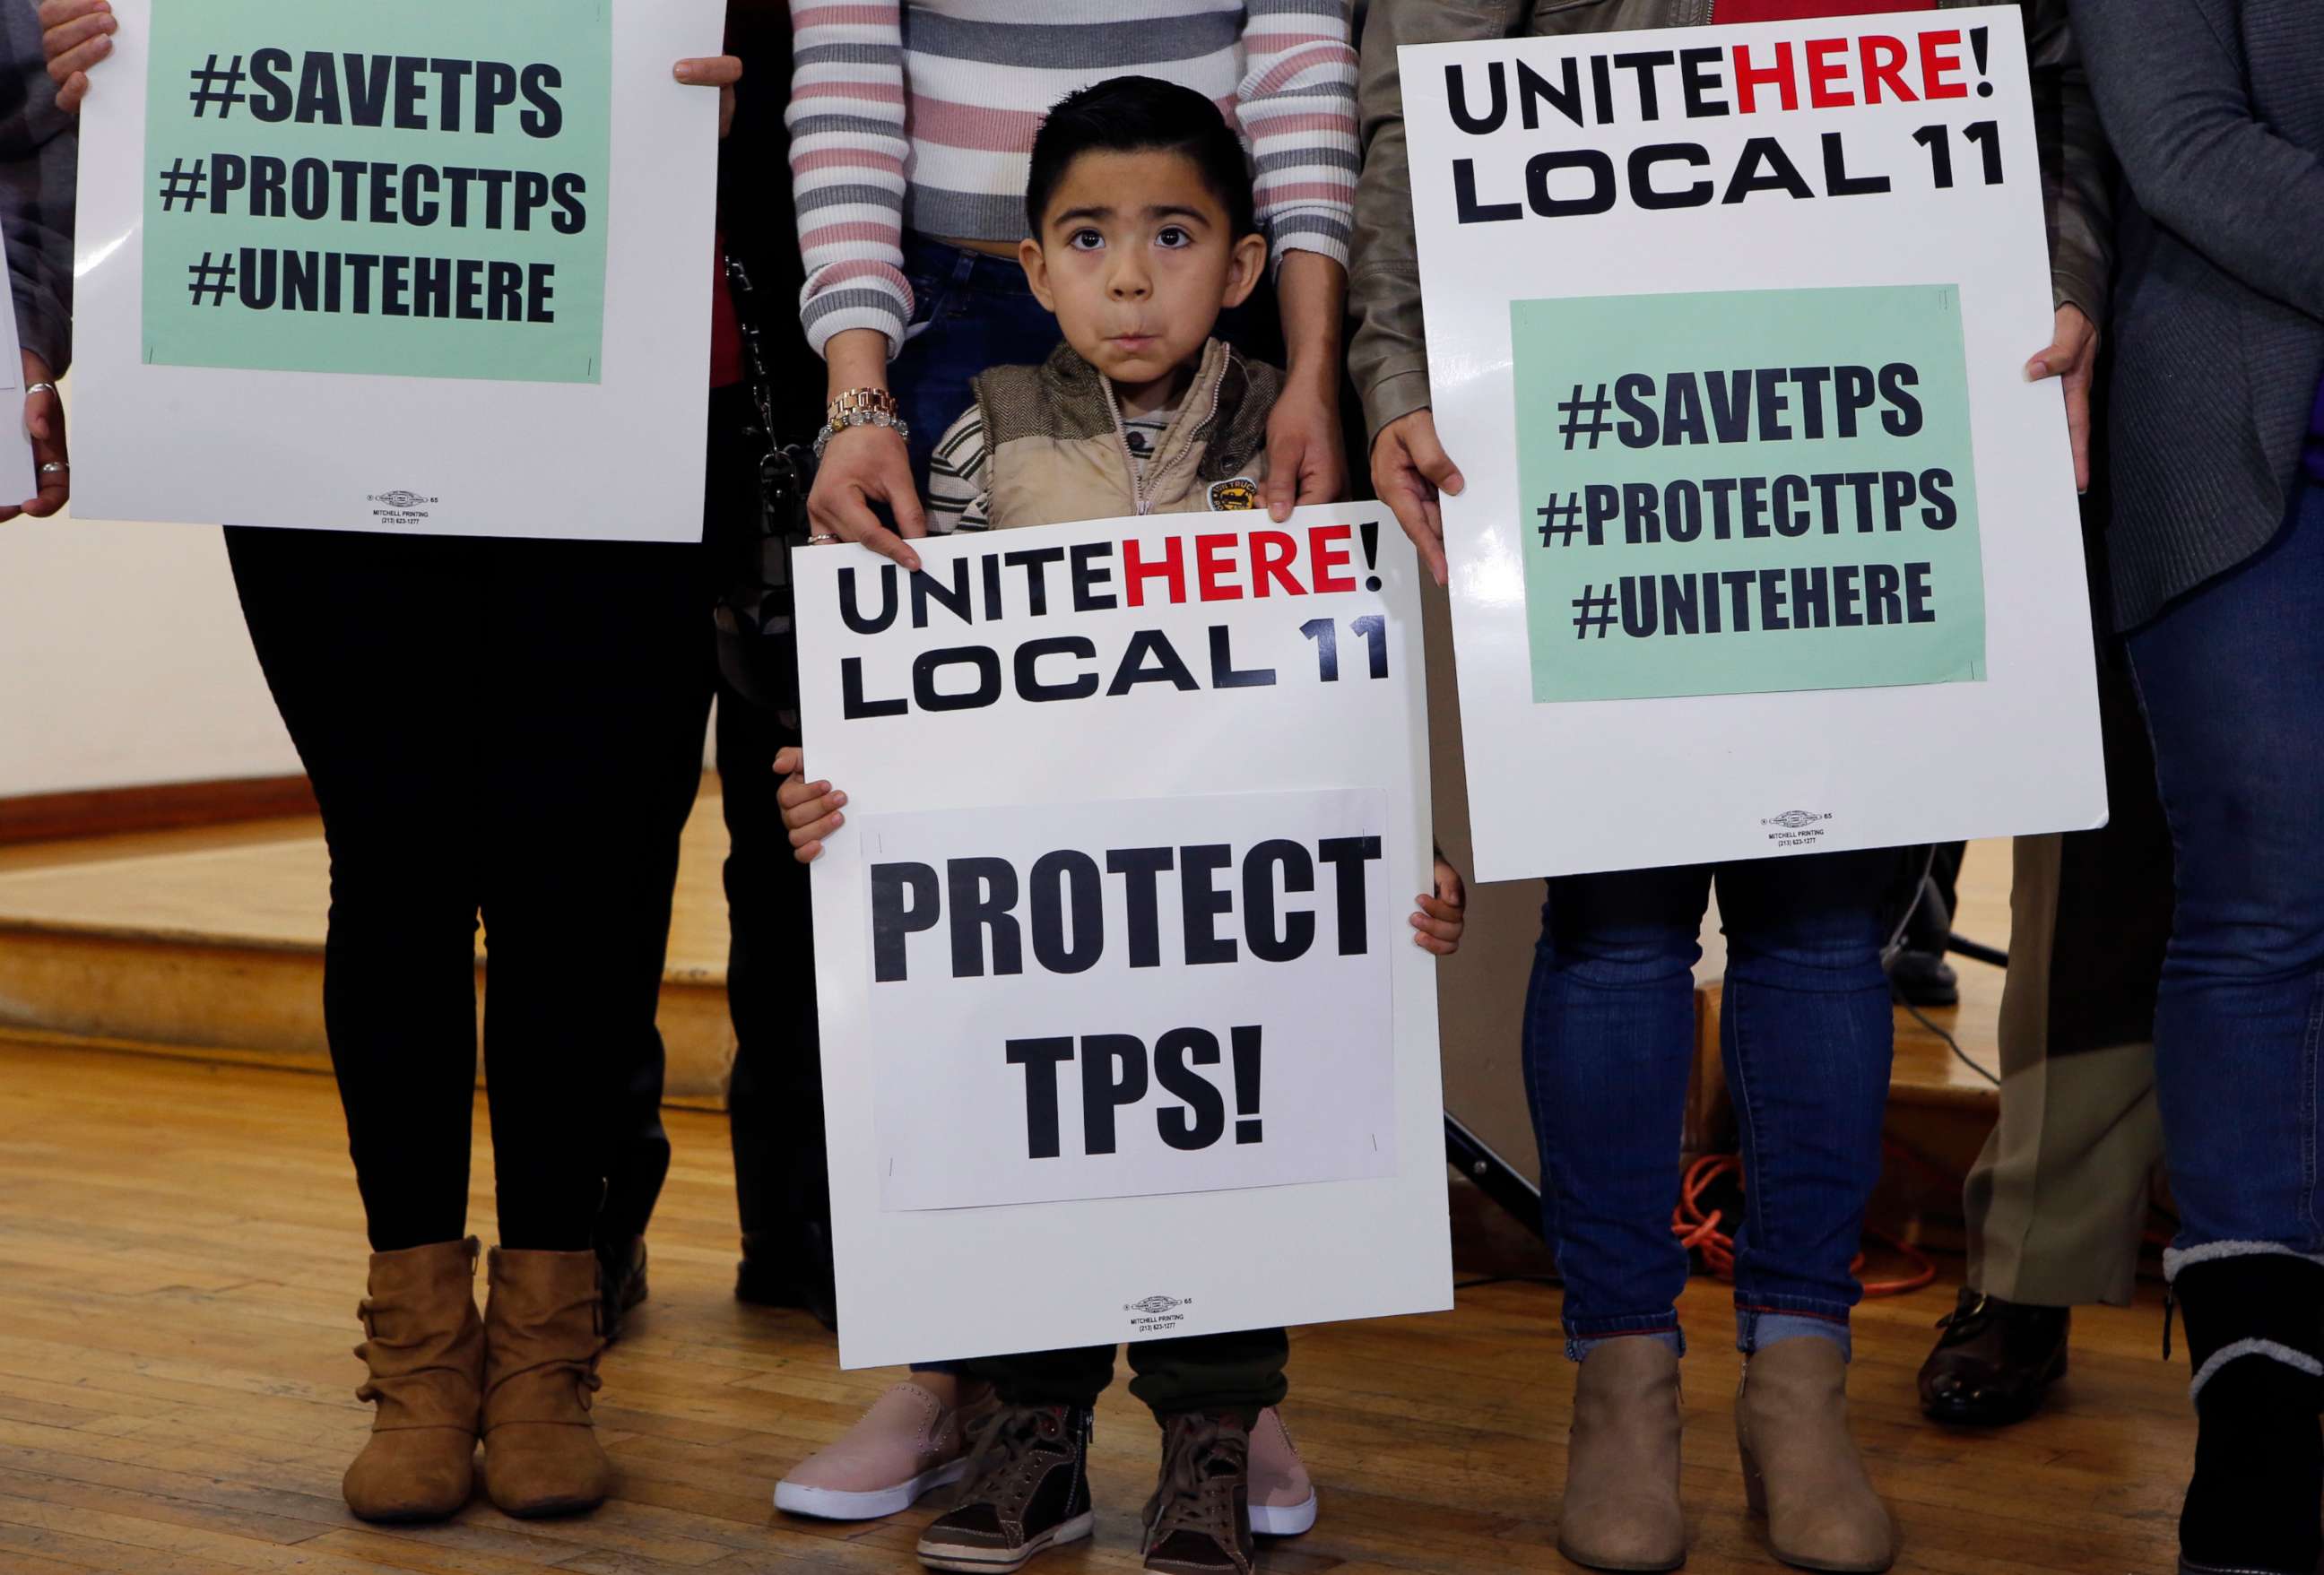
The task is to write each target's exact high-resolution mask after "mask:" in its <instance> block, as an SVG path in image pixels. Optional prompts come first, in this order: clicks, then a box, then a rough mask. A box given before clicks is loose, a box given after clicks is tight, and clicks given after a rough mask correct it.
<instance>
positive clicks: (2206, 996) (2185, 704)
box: [2129, 482, 2324, 1273]
mask: <svg viewBox="0 0 2324 1575" xmlns="http://www.w3.org/2000/svg"><path fill="white" fill-rule="evenodd" d="M2129 645H2130V657H2131V667H2132V670H2133V673H2134V674H2135V677H2136V678H2137V681H2138V688H2139V698H2140V699H2141V700H2142V701H2143V702H2144V705H2145V707H2146V721H2147V729H2148V732H2150V734H2151V735H2152V736H2153V741H2154V760H2155V777H2156V780H2157V781H2158V782H2159V784H2160V785H2161V788H2162V790H2163V813H2164V815H2166V816H2167V817H2168V819H2169V821H2170V823H2171V841H2172V848H2173V850H2174V852H2175V853H2176V855H2177V865H2178V906H2177V908H2176V911H2175V912H2174V914H2173V916H2172V930H2171V944H2170V948H2169V950H2168V951H2167V952H2166V953H2164V956H2163V983H2162V989H2161V991H2160V993H2159V994H2158V995H2157V997H2156V999H2155V1008H2154V1081H2155V1093H2156V1097H2157V1099H2158V1100H2159V1101H2160V1102H2161V1105H2162V1110H2163V1145H2164V1149H2165V1153H2166V1155H2167V1156H2168V1158H2169V1161H2170V1165H2171V1190H2172V1193H2173V1195H2174V1196H2175V1197H2176V1198H2177V1200H2178V1203H2179V1220H2180V1228H2179V1235H2178V1239H2177V1240H2176V1241H2175V1242H2174V1243H2173V1248H2172V1253H2171V1255H2170V1262H2169V1263H2168V1264H2167V1265H2166V1266H2168V1267H2170V1268H2171V1269H2172V1272H2173V1273H2175V1272H2176V1269H2177V1266H2178V1264H2180V1263H2183V1262H2185V1261H2187V1259H2188V1256H2189V1255H2190V1254H2192V1255H2194V1256H2195V1257H2216V1256H2225V1255H2229V1254H2233V1253H2236V1252H2249V1251H2258V1250H2265V1251H2278V1252H2282V1251H2290V1252H2296V1253H2301V1254H2305V1255H2308V1256H2311V1257H2324V1195H2320V1194H2319V1182H2318V1174H2317V1173H2318V1165H2319V1148H2324V1115H2319V1099H2324V1091H2319V1087H2318V1067H2317V1058H2318V1045H2319V1040H2324V484H2319V483H2316V482H2308V483H2305V484H2303V485H2302V487H2301V490H2300V491H2299V492H2298V493H2297V494H2296V495H2295V497H2294V500H2293V502H2292V510H2291V514H2290V517H2289V519H2287V520H2286V521H2285V523H2284V528H2283V531H2282V534H2281V535H2280V536H2278V537H2277V538H2276V539H2275V540H2274V541H2273V543H2272V544H2271V545H2270V546H2269V547H2268V548H2266V549H2265V550H2264V551H2263V552H2262V553H2260V554H2259V555H2258V556H2257V557H2254V558H2252V559H2250V560H2249V561H2247V562H2246V563H2244V564H2241V565H2239V566H2236V568H2234V569H2232V570H2230V571H2229V572H2228V573H2227V574H2226V575H2223V576H2220V577H2218V579H2216V580H2213V581H2212V582H2210V583H2209V585H2204V586H2203V587H2201V588H2200V589H2199V590H2197V591H2195V592H2193V593H2192V594H2189V595H2188V596H2186V597H2184V598H2182V599H2181V600H2180V601H2178V602H2176V603H2172V605H2171V606H2170V607H2169V608H2167V609H2165V610H2164V611H2163V613H2161V614H2160V615H2159V616H2158V617H2156V618H2155V620H2154V621H2153V622H2151V623H2149V624H2147V625H2145V626H2144V628H2142V629H2140V630H2138V631H2136V632H2135V633H2134V634H2132V635H2131V636H2130V640H2129Z"/></svg>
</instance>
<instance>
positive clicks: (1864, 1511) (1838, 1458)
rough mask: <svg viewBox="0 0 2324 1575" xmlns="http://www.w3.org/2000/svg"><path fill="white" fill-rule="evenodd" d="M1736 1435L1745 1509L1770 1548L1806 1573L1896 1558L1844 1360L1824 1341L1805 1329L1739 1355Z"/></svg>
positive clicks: (1891, 1525)
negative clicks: (1855, 1428)
mask: <svg viewBox="0 0 2324 1575" xmlns="http://www.w3.org/2000/svg"><path fill="white" fill-rule="evenodd" d="M1735 1441H1736V1442H1737V1444H1738V1445H1739V1446H1740V1447H1741V1449H1742V1452H1743V1491H1744V1493H1745V1494H1746V1495H1747V1496H1748V1498H1749V1500H1750V1504H1751V1513H1752V1514H1754V1515H1766V1517H1767V1547H1768V1551H1769V1552H1773V1553H1774V1554H1775V1557H1777V1558H1778V1559H1781V1560H1782V1561H1784V1563H1786V1564H1796V1565H1798V1566H1799V1567H1800V1568H1801V1569H1803V1570H1848V1571H1859V1572H1869V1571H1873V1570H1886V1568H1888V1566H1889V1565H1890V1564H1891V1563H1894V1562H1895V1558H1896V1526H1895V1522H1894V1521H1892V1520H1890V1519H1889V1517H1888V1506H1886V1505H1885V1504H1883V1503H1881V1502H1880V1496H1879V1494H1877V1493H1876V1492H1874V1491H1873V1489H1872V1478H1869V1477H1867V1476H1866V1475H1865V1472H1864V1460H1863V1458H1862V1457H1861V1456H1859V1455H1858V1453H1857V1452H1856V1441H1855V1440H1854V1439H1852V1438H1850V1437H1849V1432H1848V1364H1847V1362H1845V1361H1843V1360H1842V1359H1840V1347H1839V1346H1838V1345H1837V1344H1835V1343H1834V1342H1832V1341H1831V1340H1820V1339H1817V1338H1816V1337H1815V1336H1813V1335H1801V1336H1798V1337H1795V1338H1794V1339H1791V1340H1777V1341H1776V1342H1775V1344H1773V1345H1766V1346H1762V1347H1760V1348H1759V1349H1758V1350H1757V1351H1756V1352H1754V1353H1753V1354H1752V1355H1750V1356H1749V1357H1747V1358H1745V1359H1744V1363H1743V1382H1742V1383H1741V1385H1740V1386H1738V1387H1737V1389H1736V1391H1735Z"/></svg>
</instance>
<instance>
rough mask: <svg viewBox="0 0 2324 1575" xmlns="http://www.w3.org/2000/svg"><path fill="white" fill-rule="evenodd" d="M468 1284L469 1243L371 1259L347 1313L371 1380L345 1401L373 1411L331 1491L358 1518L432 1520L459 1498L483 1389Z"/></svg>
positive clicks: (472, 1247) (478, 1326) (470, 1483)
mask: <svg viewBox="0 0 2324 1575" xmlns="http://www.w3.org/2000/svg"><path fill="white" fill-rule="evenodd" d="M475 1284H476V1242H475V1238H473V1237H471V1238H470V1239H467V1240H466V1241H438V1242H436V1243H433V1244H432V1245H430V1246H427V1247H413V1248H406V1249H404V1250H403V1251H401V1252H375V1253H374V1254H372V1257H371V1282H370V1294H368V1295H366V1296H364V1299H363V1302H362V1303H361V1304H360V1305H359V1306H357V1307H356V1309H355V1316H356V1317H358V1318H360V1319H362V1320H363V1326H364V1342H363V1343H362V1344H361V1345H359V1346H357V1347H355V1355H356V1356H358V1357H361V1358H362V1359H363V1360H364V1363H365V1365H367V1366H368V1367H369V1368H371V1377H370V1380H369V1381H368V1382H366V1383H365V1384H364V1386H363V1387H362V1388H360V1389H357V1390H356V1391H355V1398H356V1399H358V1400H366V1401H370V1402H372V1403H374V1404H375V1405H377V1406H378V1408H379V1409H378V1412H377V1414H375V1415H374V1417H373V1419H372V1424H371V1430H372V1431H371V1440H370V1441H369V1442H367V1443H365V1444H364V1447H363V1452H362V1453H361V1454H359V1455H357V1456H356V1457H355V1464H354V1465H352V1466H349V1467H348V1468H347V1474H346V1480H345V1481H344V1482H343V1483H341V1485H340V1486H341V1490H342V1491H344V1492H345V1493H346V1497H347V1507H348V1508H349V1509H351V1510H353V1511H354V1512H355V1515H357V1516H358V1517H360V1518H361V1519H364V1520H386V1521H406V1520H442V1519H444V1518H445V1517H446V1516H447V1515H455V1514H457V1513H458V1512H459V1509H460V1506H463V1505H465V1504H466V1503H467V1502H468V1495H469V1493H470V1491H471V1490H473V1489H474V1488H475V1479H476V1478H475V1466H476V1426H477V1417H478V1414H479V1413H480V1411H481V1409H482V1407H483V1405H484V1324H483V1322H481V1321H480V1320H478V1318H477V1317H476V1291H475Z"/></svg>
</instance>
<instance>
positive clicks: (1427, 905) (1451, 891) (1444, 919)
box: [1412, 859, 1469, 957]
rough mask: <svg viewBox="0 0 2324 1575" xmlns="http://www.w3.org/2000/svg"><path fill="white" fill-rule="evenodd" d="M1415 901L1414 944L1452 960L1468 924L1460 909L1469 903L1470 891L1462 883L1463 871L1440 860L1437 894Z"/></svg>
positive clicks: (1437, 871)
mask: <svg viewBox="0 0 2324 1575" xmlns="http://www.w3.org/2000/svg"><path fill="white" fill-rule="evenodd" d="M1414 901H1415V902H1416V904H1417V905H1418V908H1419V911H1418V912H1416V913H1415V914H1414V915H1413V916H1412V930H1413V935H1412V940H1413V944H1415V945H1416V946H1418V947H1420V948H1421V949H1422V950H1423V951H1427V952H1434V953H1436V954H1437V955H1438V956H1439V957H1450V956H1451V955H1452V953H1455V952H1457V951H1459V950H1460V949H1461V928H1462V926H1463V925H1464V924H1466V923H1467V922H1468V921H1467V920H1466V919H1464V918H1463V917H1462V914H1461V910H1462V908H1463V907H1466V906H1467V904H1468V901H1469V889H1468V888H1467V887H1465V886H1463V885H1462V883H1461V871H1459V870H1455V869H1454V868H1452V865H1450V864H1448V863H1446V862H1445V861H1443V859H1439V860H1437V861H1436V895H1435V896H1434V897H1421V898H1415V899H1414Z"/></svg>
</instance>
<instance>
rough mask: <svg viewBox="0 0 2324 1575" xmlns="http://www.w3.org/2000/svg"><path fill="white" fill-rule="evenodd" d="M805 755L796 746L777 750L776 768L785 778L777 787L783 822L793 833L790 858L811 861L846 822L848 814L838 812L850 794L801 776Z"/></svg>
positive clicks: (810, 862) (828, 784) (803, 861)
mask: <svg viewBox="0 0 2324 1575" xmlns="http://www.w3.org/2000/svg"><path fill="white" fill-rule="evenodd" d="M803 758H804V757H803V755H802V754H801V752H800V751H798V749H797V748H785V749H780V750H777V751H775V770H776V772H777V773H778V774H779V776H780V777H781V778H782V779H783V785H782V786H781V787H780V788H776V789H775V802H776V804H778V805H779V806H781V808H782V812H783V825H784V827H785V828H786V829H787V830H788V831H789V833H790V836H791V857H792V858H794V859H797V860H798V861H799V862H800V863H802V864H812V863H814V862H815V861H816V859H817V858H818V857H820V856H821V855H822V852H823V839H824V838H825V837H827V836H829V835H830V834H832V833H834V832H835V831H837V830H838V829H839V828H840V827H841V826H843V825H845V824H847V817H846V816H845V815H842V814H840V813H839V811H840V806H842V805H844V804H845V803H846V802H847V795H846V794H844V793H835V792H833V791H832V789H831V784H830V783H828V782H809V781H806V780H804V779H802V778H801V775H800V773H801V770H802V769H803V768H802V766H801V764H800V762H801V760H803Z"/></svg>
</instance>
